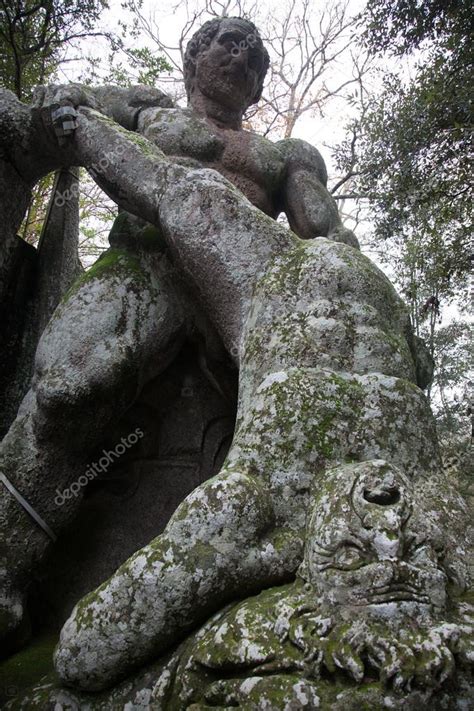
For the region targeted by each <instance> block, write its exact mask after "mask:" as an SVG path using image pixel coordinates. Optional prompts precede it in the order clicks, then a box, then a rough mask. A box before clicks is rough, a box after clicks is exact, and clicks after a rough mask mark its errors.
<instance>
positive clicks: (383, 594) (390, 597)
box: [367, 584, 430, 605]
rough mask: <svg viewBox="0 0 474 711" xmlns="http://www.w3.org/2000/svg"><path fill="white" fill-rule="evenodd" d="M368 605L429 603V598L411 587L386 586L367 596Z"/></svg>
mask: <svg viewBox="0 0 474 711" xmlns="http://www.w3.org/2000/svg"><path fill="white" fill-rule="evenodd" d="M367 598H368V603H369V605H383V604H386V603H387V602H422V603H429V601H430V600H429V597H428V596H427V595H426V594H424V593H422V592H421V591H420V590H418V589H417V588H414V587H413V586H411V585H403V584H402V585H387V586H386V587H384V588H380V589H378V590H376V591H374V592H373V593H369V595H368V596H367Z"/></svg>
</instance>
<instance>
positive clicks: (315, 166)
mask: <svg viewBox="0 0 474 711" xmlns="http://www.w3.org/2000/svg"><path fill="white" fill-rule="evenodd" d="M275 145H276V146H277V148H278V150H279V151H280V152H281V154H282V155H283V157H284V160H285V164H286V166H287V168H288V169H290V170H292V169H301V168H303V169H305V170H309V171H311V172H312V173H316V174H317V176H318V178H319V180H320V181H321V182H322V184H323V185H327V182H328V172H327V169H326V164H325V162H324V159H323V157H322V155H321V153H320V152H319V151H318V149H317V148H315V147H314V146H312V145H311V143H308V142H307V141H303V140H302V139H301V138H284V139H283V140H281V141H277V143H276V144H275Z"/></svg>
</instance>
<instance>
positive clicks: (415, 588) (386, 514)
mask: <svg viewBox="0 0 474 711" xmlns="http://www.w3.org/2000/svg"><path fill="white" fill-rule="evenodd" d="M442 549H443V540H442V534H441V531H440V530H439V528H438V527H437V525H436V524H435V523H434V521H433V520H432V519H431V517H430V515H429V512H427V511H424V510H423V504H422V502H419V501H415V500H414V493H413V487H412V484H411V482H410V480H409V479H408V478H407V477H406V476H405V475H404V474H403V473H402V472H401V471H399V470H398V469H397V468H396V467H394V466H392V465H391V464H389V463H388V462H386V461H384V460H373V461H367V462H361V463H357V464H349V465H344V466H341V467H338V468H336V469H333V470H331V471H329V472H327V473H326V474H325V480H324V482H323V484H322V487H321V490H320V491H319V492H318V495H317V498H316V503H315V507H314V509H313V513H312V515H311V519H310V521H309V525H308V531H307V540H306V548H305V560H304V563H303V566H302V568H301V575H302V577H303V578H305V579H306V580H307V581H308V582H309V583H310V584H311V585H312V586H313V587H314V589H315V592H316V594H317V595H318V596H320V598H321V600H322V602H323V603H324V602H326V603H327V604H328V605H330V606H334V605H339V606H343V607H349V608H352V607H358V608H361V607H370V608H371V610H372V611H374V610H377V611H380V612H382V613H383V608H385V610H386V609H387V608H386V606H387V605H389V604H392V605H393V603H395V604H396V605H397V604H398V605H400V604H403V605H404V606H405V605H406V603H411V604H412V603H417V604H419V605H423V606H429V607H432V608H436V609H440V608H442V607H443V606H444V603H445V595H446V575H445V573H444V571H443V570H442V568H441V566H440V563H439V558H440V555H441V553H442Z"/></svg>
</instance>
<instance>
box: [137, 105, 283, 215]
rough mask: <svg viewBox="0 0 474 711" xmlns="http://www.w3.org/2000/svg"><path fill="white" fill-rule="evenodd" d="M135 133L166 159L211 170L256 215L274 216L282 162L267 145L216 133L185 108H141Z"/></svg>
mask: <svg viewBox="0 0 474 711" xmlns="http://www.w3.org/2000/svg"><path fill="white" fill-rule="evenodd" d="M138 130H139V131H140V133H143V135H145V136H146V137H147V138H148V139H149V140H150V141H152V142H153V143H154V144H155V145H157V146H158V147H159V148H161V150H162V151H163V152H164V153H166V155H169V156H173V157H174V158H176V159H177V160H179V161H180V162H186V163H189V164H193V165H199V166H205V167H208V168H214V169H215V170H217V171H219V173H221V174H222V175H224V176H225V177H226V178H227V179H228V180H230V181H231V182H232V183H233V184H234V185H235V186H236V187H238V188H239V189H240V190H241V191H242V192H243V193H244V194H245V195H246V196H247V197H248V198H249V200H250V201H251V202H252V203H253V204H254V205H256V206H257V207H259V208H260V209H261V210H263V211H264V212H266V213H267V214H270V215H272V216H276V214H277V213H278V206H277V195H278V192H279V188H280V185H281V182H282V176H283V170H284V159H283V156H282V155H281V153H280V151H279V150H278V148H277V147H276V146H275V144H273V143H272V142H271V141H269V140H267V139H265V138H262V137H261V136H257V135H255V134H253V133H250V132H248V131H231V130H221V129H218V128H216V127H214V126H211V125H210V124H209V123H208V122H207V121H205V120H204V119H201V118H199V117H197V116H195V115H194V114H193V113H192V112H191V111H190V110H189V109H156V108H154V109H147V110H146V111H143V112H142V114H141V116H140V120H139V125H138Z"/></svg>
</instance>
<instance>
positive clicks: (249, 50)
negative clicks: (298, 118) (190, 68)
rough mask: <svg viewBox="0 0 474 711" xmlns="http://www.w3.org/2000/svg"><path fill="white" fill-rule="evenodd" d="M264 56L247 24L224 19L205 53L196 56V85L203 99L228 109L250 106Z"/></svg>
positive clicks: (255, 91)
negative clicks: (205, 98)
mask: <svg viewBox="0 0 474 711" xmlns="http://www.w3.org/2000/svg"><path fill="white" fill-rule="evenodd" d="M263 62H264V57H263V53H262V50H261V48H260V47H259V43H257V40H256V37H255V35H253V34H252V33H251V32H249V29H248V27H247V26H246V23H244V22H242V21H239V20H232V19H229V20H224V21H223V22H221V25H220V27H219V30H218V32H217V34H216V35H215V36H214V37H213V38H212V40H211V42H210V44H209V47H208V49H207V50H205V51H202V52H200V53H199V54H198V55H197V57H196V67H195V78H194V81H195V82H196V86H197V88H198V89H199V91H200V92H201V93H202V94H204V95H205V96H207V97H209V98H211V99H213V100H214V101H216V102H217V103H219V104H221V105H222V106H224V107H226V108H228V109H230V110H234V111H235V110H242V111H244V110H245V109H246V108H247V107H248V106H250V104H252V103H253V101H254V97H255V95H256V93H257V88H258V84H259V75H260V72H261V70H262V66H263Z"/></svg>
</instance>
